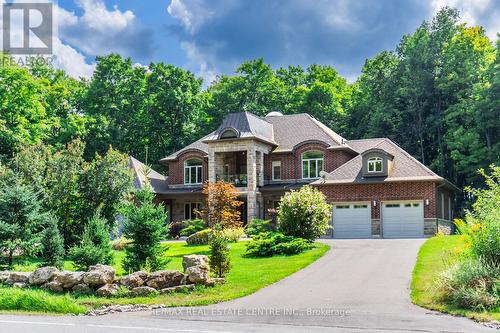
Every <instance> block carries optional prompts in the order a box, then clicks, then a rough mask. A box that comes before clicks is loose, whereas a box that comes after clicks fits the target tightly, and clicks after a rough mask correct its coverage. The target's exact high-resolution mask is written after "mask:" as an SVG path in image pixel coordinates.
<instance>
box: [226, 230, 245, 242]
mask: <svg viewBox="0 0 500 333" xmlns="http://www.w3.org/2000/svg"><path fill="white" fill-rule="evenodd" d="M222 233H223V234H224V236H225V237H226V238H227V240H228V241H229V242H231V243H237V242H238V241H239V240H240V238H241V237H243V236H244V235H245V228H243V227H232V228H226V229H224V230H222Z"/></svg>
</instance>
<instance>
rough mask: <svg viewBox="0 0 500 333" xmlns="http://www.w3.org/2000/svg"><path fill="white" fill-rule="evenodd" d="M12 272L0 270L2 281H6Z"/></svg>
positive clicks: (0, 280)
mask: <svg viewBox="0 0 500 333" xmlns="http://www.w3.org/2000/svg"><path fill="white" fill-rule="evenodd" d="M9 275H10V272H9V271H1V272H0V283H5V282H6V281H7V279H8V278H9Z"/></svg>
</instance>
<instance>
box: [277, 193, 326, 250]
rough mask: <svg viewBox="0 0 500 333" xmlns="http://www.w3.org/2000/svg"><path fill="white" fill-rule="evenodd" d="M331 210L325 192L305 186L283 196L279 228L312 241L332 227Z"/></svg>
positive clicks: (279, 213) (283, 231)
mask: <svg viewBox="0 0 500 333" xmlns="http://www.w3.org/2000/svg"><path fill="white" fill-rule="evenodd" d="M331 211H332V207H331V205H329V204H328V203H327V202H326V197H325V195H324V194H323V193H321V192H320V191H319V190H318V189H317V188H313V187H311V186H303V187H302V188H301V189H300V190H298V191H290V192H287V193H285V195H284V196H283V197H282V199H281V202H280V205H279V208H278V222H279V230H280V231H281V232H282V233H283V234H285V235H288V236H295V237H300V238H304V239H307V240H311V241H312V240H314V239H316V238H318V237H320V236H322V235H324V234H325V233H326V231H327V230H328V229H329V228H330V219H331V216H332V215H331Z"/></svg>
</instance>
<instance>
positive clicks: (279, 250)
mask: <svg viewBox="0 0 500 333" xmlns="http://www.w3.org/2000/svg"><path fill="white" fill-rule="evenodd" d="M246 247H247V250H246V253H245V255H246V256H248V257H270V256H274V255H283V254H284V255H293V254H298V253H301V252H304V251H306V250H308V249H311V248H312V245H311V243H310V242H308V241H307V240H305V239H303V238H297V237H293V236H285V235H283V234H282V233H279V232H266V233H261V234H259V235H256V236H255V237H254V238H253V240H252V241H250V242H248V243H247V244H246Z"/></svg>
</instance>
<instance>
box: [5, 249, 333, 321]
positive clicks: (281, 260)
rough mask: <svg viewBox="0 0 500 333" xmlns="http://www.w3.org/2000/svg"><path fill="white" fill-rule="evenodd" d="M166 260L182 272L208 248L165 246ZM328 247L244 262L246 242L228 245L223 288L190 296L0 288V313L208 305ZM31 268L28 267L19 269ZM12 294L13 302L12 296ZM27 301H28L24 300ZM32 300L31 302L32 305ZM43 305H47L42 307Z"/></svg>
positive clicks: (245, 291)
mask: <svg viewBox="0 0 500 333" xmlns="http://www.w3.org/2000/svg"><path fill="white" fill-rule="evenodd" d="M165 246H166V247H168V250H167V252H166V256H167V257H168V258H169V259H170V262H169V263H168V264H167V267H166V269H175V270H180V271H182V256H183V255H186V254H207V255H208V252H209V248H208V246H207V245H187V244H186V243H184V242H182V243H168V244H166V245H165ZM328 249H329V246H327V245H325V244H322V243H315V247H314V248H313V249H311V250H308V251H306V252H304V253H301V254H298V255H293V256H274V257H270V258H246V257H243V254H244V253H245V242H243V241H241V242H238V243H234V244H231V263H232V269H231V271H230V273H229V275H228V276H227V278H226V283H225V284H224V285H220V286H216V287H210V288H205V287H201V286H200V287H197V289H195V290H194V291H192V292H187V293H174V294H167V295H159V296H156V297H135V298H128V297H115V298H100V297H95V296H75V295H70V294H66V295H58V294H53V293H50V292H47V291H42V290H18V289H14V288H12V287H0V311H12V310H19V311H28V312H46V313H84V312H85V311H86V310H88V309H94V308H98V307H101V306H103V305H111V304H165V305H167V306H194V305H207V304H212V303H218V302H222V301H227V300H231V299H234V298H238V297H242V296H245V295H249V294H251V293H253V292H255V291H257V290H259V289H261V288H263V287H265V286H267V285H269V284H272V283H274V282H277V281H279V280H281V279H283V278H284V277H286V276H288V275H290V274H292V273H294V272H296V271H298V270H300V269H302V268H304V267H305V266H307V265H309V264H310V263H312V262H313V261H315V260H317V259H318V258H320V257H321V256H323V254H325V252H326V251H328ZM123 257H124V254H123V252H115V263H114V266H115V268H117V270H118V272H119V273H125V272H123V270H122V268H121V261H122V260H123ZM29 267H32V268H33V269H35V265H34V264H33V263H28V264H25V265H23V266H21V265H19V266H18V268H25V270H29V269H28V268H29ZM65 268H67V269H68V268H69V269H71V268H72V265H71V262H66V263H65ZM13 293H15V295H16V297H15V299H12V300H11V298H13V297H12V295H14V294H13ZM28 299H29V300H30V301H27V300H28ZM32 299H34V301H31V300H32ZM44 302H45V303H46V304H44Z"/></svg>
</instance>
